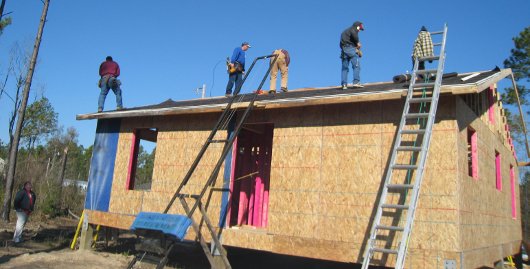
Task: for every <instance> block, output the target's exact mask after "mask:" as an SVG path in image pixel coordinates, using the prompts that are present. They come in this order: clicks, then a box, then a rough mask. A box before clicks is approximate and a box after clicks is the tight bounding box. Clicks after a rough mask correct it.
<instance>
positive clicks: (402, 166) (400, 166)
mask: <svg viewBox="0 0 530 269" xmlns="http://www.w3.org/2000/svg"><path fill="white" fill-rule="evenodd" d="M392 168H393V169H399V170H412V169H418V166H417V165H412V164H394V165H392Z"/></svg>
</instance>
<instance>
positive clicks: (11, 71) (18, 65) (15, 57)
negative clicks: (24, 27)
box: [0, 43, 29, 178]
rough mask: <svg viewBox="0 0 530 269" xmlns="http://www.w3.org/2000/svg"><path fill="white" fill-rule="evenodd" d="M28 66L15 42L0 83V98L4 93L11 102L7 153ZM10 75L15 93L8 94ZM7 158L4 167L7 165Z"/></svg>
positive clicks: (27, 59)
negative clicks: (0, 84)
mask: <svg viewBox="0 0 530 269" xmlns="http://www.w3.org/2000/svg"><path fill="white" fill-rule="evenodd" d="M28 66H29V54H28V53H26V52H24V50H23V49H22V47H21V46H20V45H19V44H18V43H15V44H14V45H13V47H12V48H11V52H10V60H9V66H8V68H7V73H6V76H5V79H4V82H3V85H2V88H1V89H0V98H2V95H5V96H6V97H8V98H9V100H11V101H12V102H13V110H12V111H11V114H10V115H9V123H8V135H9V141H8V144H7V152H8V154H9V152H10V149H11V145H12V143H13V130H14V128H15V121H16V119H17V115H18V109H19V108H20V104H21V100H20V93H21V90H22V86H24V76H25V73H26V72H27V68H28ZM10 75H11V76H12V77H15V79H16V81H15V93H14V94H12V95H10V94H9V93H8V92H7V91H5V88H6V85H7V82H8V80H9V77H10ZM8 162H9V160H7V163H6V167H8V165H7V164H8ZM6 177H7V169H6V170H5V171H4V177H3V178H6Z"/></svg>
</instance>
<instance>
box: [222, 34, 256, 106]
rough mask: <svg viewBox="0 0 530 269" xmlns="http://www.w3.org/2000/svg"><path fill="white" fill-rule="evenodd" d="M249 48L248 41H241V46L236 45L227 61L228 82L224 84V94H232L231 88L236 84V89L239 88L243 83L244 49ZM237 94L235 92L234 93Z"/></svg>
mask: <svg viewBox="0 0 530 269" xmlns="http://www.w3.org/2000/svg"><path fill="white" fill-rule="evenodd" d="M249 48H250V44H249V43H248V42H243V43H242V44H241V47H236V48H235V49H234V52H233V53H232V57H231V58H230V62H229V63H228V69H229V72H228V84H227V85H226V92H225V96H226V97H229V96H231V95H232V88H233V87H234V84H235V85H236V91H239V90H241V85H242V84H243V72H245V51H247V50H248V49H249ZM235 94H237V92H236V93H235Z"/></svg>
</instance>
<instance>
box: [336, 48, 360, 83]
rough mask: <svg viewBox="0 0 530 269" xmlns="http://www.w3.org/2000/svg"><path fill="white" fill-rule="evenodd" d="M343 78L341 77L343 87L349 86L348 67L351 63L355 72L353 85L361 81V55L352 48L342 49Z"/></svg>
mask: <svg viewBox="0 0 530 269" xmlns="http://www.w3.org/2000/svg"><path fill="white" fill-rule="evenodd" d="M341 59H342V74H341V75H342V76H341V82H340V84H341V85H346V84H348V71H349V67H348V65H349V64H350V62H351V67H352V71H353V84H356V83H359V82H360V81H361V76H360V73H361V59H360V58H359V55H357V53H356V52H355V48H354V47H352V46H346V47H343V48H342V55H341Z"/></svg>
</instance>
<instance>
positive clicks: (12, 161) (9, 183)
mask: <svg viewBox="0 0 530 269" xmlns="http://www.w3.org/2000/svg"><path fill="white" fill-rule="evenodd" d="M49 5H50V0H45V1H44V7H43V8H42V15H41V18H40V24H39V30H38V32H37V37H36V39H35V45H34V47H33V54H32V56H31V61H30V64H29V69H28V73H27V75H26V82H25V85H24V91H23V93H22V104H21V105H20V109H19V112H18V120H17V126H16V130H15V135H14V137H13V142H12V144H11V149H10V152H9V168H8V170H7V171H8V172H7V178H6V190H5V195H4V205H3V210H2V219H3V220H4V221H9V213H10V209H11V198H12V195H13V185H14V184H13V182H14V179H15V169H16V159H17V153H18V144H19V142H20V133H21V131H22V125H23V123H24V113H25V112H26V106H27V104H28V97H29V90H30V88H31V82H32V79H33V72H34V70H35V64H36V62H37V56H38V54H39V48H40V42H41V38H42V32H43V30H44V24H45V23H46V16H47V14H48V6H49Z"/></svg>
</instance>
